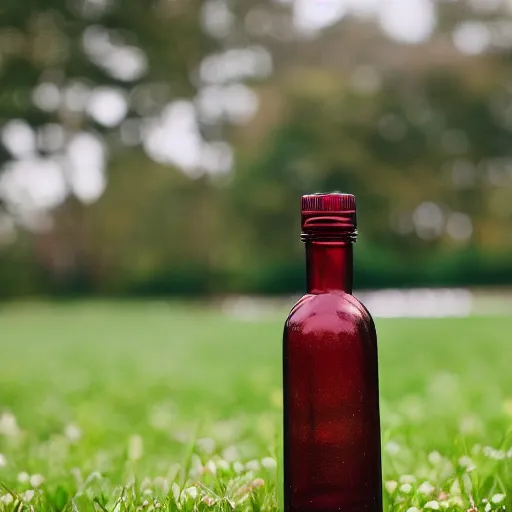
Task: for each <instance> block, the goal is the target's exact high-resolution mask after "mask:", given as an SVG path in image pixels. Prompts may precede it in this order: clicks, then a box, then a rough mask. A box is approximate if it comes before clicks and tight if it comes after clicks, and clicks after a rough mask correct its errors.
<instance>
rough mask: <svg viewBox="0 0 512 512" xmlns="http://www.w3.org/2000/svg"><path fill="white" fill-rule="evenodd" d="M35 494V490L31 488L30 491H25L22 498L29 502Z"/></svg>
mask: <svg viewBox="0 0 512 512" xmlns="http://www.w3.org/2000/svg"><path fill="white" fill-rule="evenodd" d="M34 494H35V491H33V490H32V489H29V490H28V491H25V492H24V493H23V494H22V495H21V499H22V500H23V501H25V502H29V501H31V500H32V498H33V497H34Z"/></svg>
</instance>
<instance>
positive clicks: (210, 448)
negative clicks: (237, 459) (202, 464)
mask: <svg viewBox="0 0 512 512" xmlns="http://www.w3.org/2000/svg"><path fill="white" fill-rule="evenodd" d="M197 448H198V449H199V450H200V451H201V452H204V453H207V454H208V455H211V454H212V453H213V452H214V451H215V441H214V440H213V439H212V438H211V437H203V438H202V439H198V440H197Z"/></svg>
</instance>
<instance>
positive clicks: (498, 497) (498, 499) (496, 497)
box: [491, 494, 505, 503]
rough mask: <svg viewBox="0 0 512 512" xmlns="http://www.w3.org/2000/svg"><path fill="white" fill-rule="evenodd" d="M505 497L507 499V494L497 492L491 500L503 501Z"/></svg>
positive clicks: (495, 501)
mask: <svg viewBox="0 0 512 512" xmlns="http://www.w3.org/2000/svg"><path fill="white" fill-rule="evenodd" d="M504 499H505V495H504V494H495V495H494V496H493V497H492V498H491V501H492V502H493V503H501V502H502V501H503V500H504Z"/></svg>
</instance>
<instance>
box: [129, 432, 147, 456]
mask: <svg viewBox="0 0 512 512" xmlns="http://www.w3.org/2000/svg"><path fill="white" fill-rule="evenodd" d="M143 453H144V446H143V443H142V437H140V436H139V435H134V436H132V437H130V439H129V441H128V458H129V459H130V460H132V461H136V460H139V459H140V458H141V457H142V454H143Z"/></svg>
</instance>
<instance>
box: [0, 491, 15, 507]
mask: <svg viewBox="0 0 512 512" xmlns="http://www.w3.org/2000/svg"><path fill="white" fill-rule="evenodd" d="M13 501H14V498H13V497H12V494H10V493H7V494H4V495H3V496H2V497H1V498H0V502H2V503H3V504H4V505H9V504H10V503H12V502H13Z"/></svg>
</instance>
